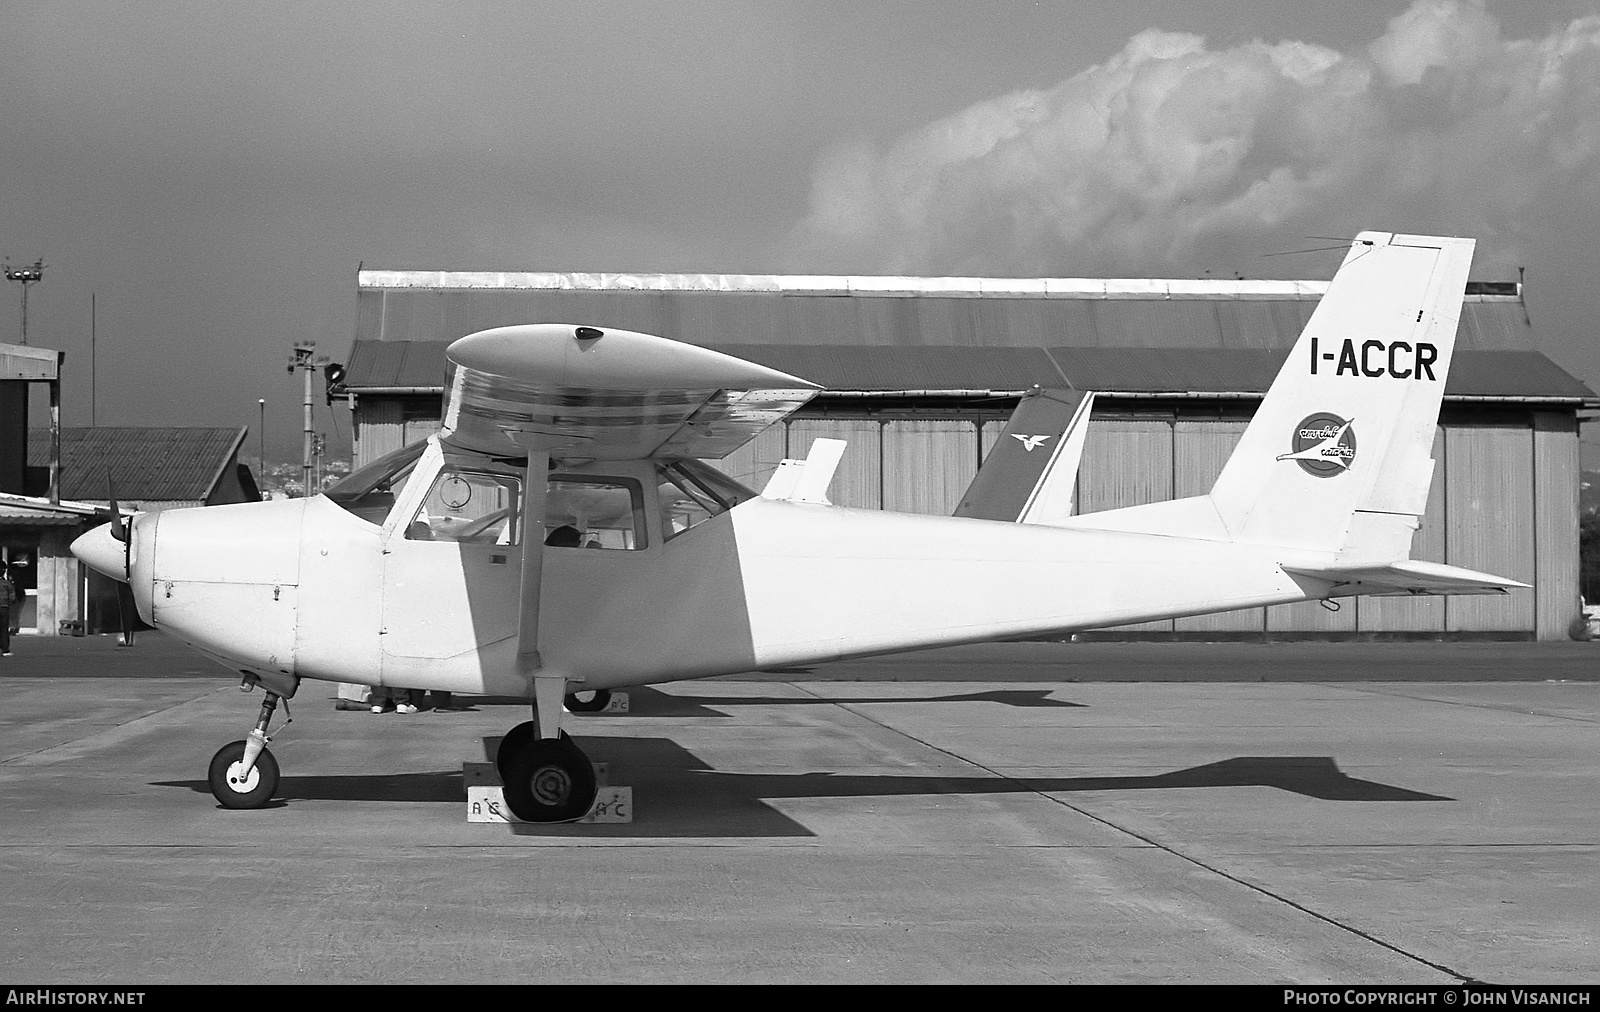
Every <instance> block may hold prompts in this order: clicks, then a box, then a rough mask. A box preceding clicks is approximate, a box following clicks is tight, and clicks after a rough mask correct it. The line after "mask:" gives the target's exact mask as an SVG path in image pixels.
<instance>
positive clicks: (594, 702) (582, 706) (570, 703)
mask: <svg viewBox="0 0 1600 1012" xmlns="http://www.w3.org/2000/svg"><path fill="white" fill-rule="evenodd" d="M562 702H563V704H564V705H565V706H566V708H567V709H568V710H571V711H572V712H573V713H599V712H600V711H601V710H604V709H605V708H606V704H607V703H610V702H611V690H610V689H586V690H584V691H582V692H569V693H567V697H566V699H564V700H563V701H562Z"/></svg>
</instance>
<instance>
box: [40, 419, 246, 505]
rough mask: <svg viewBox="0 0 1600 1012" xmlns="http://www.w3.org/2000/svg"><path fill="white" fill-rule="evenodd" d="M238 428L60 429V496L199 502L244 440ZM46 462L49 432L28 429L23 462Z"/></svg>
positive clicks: (242, 430)
mask: <svg viewBox="0 0 1600 1012" xmlns="http://www.w3.org/2000/svg"><path fill="white" fill-rule="evenodd" d="M245 431H246V430H245V429H244V428H243V427H240V428H233V429H229V428H170V427H168V428H105V427H101V428H93V429H68V428H63V429H62V430H61V497H62V498H63V499H86V500H97V499H98V500H105V499H109V498H110V491H109V490H108V486H107V483H106V478H107V475H108V474H109V475H110V480H111V487H114V488H115V491H116V493H117V498H118V499H119V500H121V501H125V502H204V501H205V500H206V497H207V496H209V495H210V494H211V492H212V490H213V489H214V488H216V485H217V482H218V481H220V480H221V479H222V476H223V474H224V473H225V469H226V468H227V467H228V466H229V465H230V464H231V463H232V462H233V459H234V455H235V454H236V453H238V450H239V446H240V444H242V443H243V442H244V438H245ZM49 465H50V432H49V430H47V429H32V430H29V432H28V466H29V467H48V466H49Z"/></svg>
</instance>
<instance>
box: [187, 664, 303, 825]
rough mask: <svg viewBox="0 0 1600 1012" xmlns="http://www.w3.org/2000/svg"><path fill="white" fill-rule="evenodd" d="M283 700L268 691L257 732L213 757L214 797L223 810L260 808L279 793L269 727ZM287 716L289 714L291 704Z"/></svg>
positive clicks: (259, 717) (210, 772)
mask: <svg viewBox="0 0 1600 1012" xmlns="http://www.w3.org/2000/svg"><path fill="white" fill-rule="evenodd" d="M281 698H282V697H281V696H279V695H278V694H277V693H276V692H272V691H270V690H269V691H268V692H267V694H266V698H265V699H263V700H261V714H260V715H259V716H258V717H257V718H256V726H255V729H254V730H252V731H251V732H250V736H249V737H248V738H245V739H244V740H242V741H230V742H229V743H228V744H226V745H224V746H222V747H221V748H220V749H218V750H217V754H216V755H214V756H212V757H211V769H210V771H209V774H208V777H207V779H208V781H209V782H210V785H211V794H212V796H213V797H215V798H216V799H217V801H218V802H219V803H220V804H221V805H222V807H223V808H260V807H261V806H262V805H264V804H266V803H267V802H268V801H271V800H272V795H273V793H274V792H276V791H277V789H278V760H277V759H275V758H273V756H272V753H271V752H270V751H268V749H267V742H269V741H271V740H272V739H270V738H268V737H267V725H268V724H270V723H271V722H272V713H273V711H274V710H276V709H277V708H278V700H279V699H281ZM284 712H285V713H288V712H289V707H288V704H285V705H284Z"/></svg>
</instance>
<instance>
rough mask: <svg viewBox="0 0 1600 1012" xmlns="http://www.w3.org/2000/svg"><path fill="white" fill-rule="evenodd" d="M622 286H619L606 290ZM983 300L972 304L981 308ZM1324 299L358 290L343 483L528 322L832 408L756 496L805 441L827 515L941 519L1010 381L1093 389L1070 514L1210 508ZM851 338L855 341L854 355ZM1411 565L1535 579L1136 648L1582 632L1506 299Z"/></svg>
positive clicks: (1493, 298)
mask: <svg viewBox="0 0 1600 1012" xmlns="http://www.w3.org/2000/svg"><path fill="white" fill-rule="evenodd" d="M618 286H625V287H618ZM985 286H988V287H987V289H986V288H985ZM1325 287H1326V285H1325V283H1323V284H1317V283H1314V282H1163V281H1122V282H1115V281H1113V282H1107V281H1093V282H1090V281H1077V280H1071V279H1067V280H1058V279H1033V280H1016V279H1005V280H1000V281H996V280H992V279H937V278H848V279H846V278H767V277H759V278H750V277H744V276H739V277H727V276H682V275H651V276H593V275H548V274H544V275H498V274H495V275H459V274H439V273H432V272H427V273H422V272H417V273H413V272H363V274H362V275H361V289H360V293H359V299H360V313H359V317H360V322H359V324H358V333H357V344H356V347H355V349H354V350H353V353H352V357H351V362H350V366H349V372H348V376H347V380H346V388H347V390H348V392H350V393H351V394H353V395H355V398H356V399H355V404H356V426H357V439H358V442H357V461H356V462H357V464H358V465H359V464H360V463H363V462H365V461H367V460H371V459H375V458H376V457H377V456H380V455H381V454H382V453H384V452H387V451H388V450H389V449H393V448H396V447H398V446H400V445H402V444H403V443H407V442H412V441H414V440H417V439H421V438H425V437H426V436H427V435H428V434H429V433H431V432H433V431H435V430H436V429H437V428H438V417H439V392H440V391H441V390H442V384H443V378H444V358H443V342H446V341H448V340H451V339H453V338H455V337H459V336H462V335H464V334H466V333H470V332H473V331H475V330H481V329H486V328H488V327H493V326H502V325H507V324H511V323H524V322H532V321H552V320H554V321H565V322H582V323H586V324H591V325H595V326H601V327H607V326H610V327H624V328H627V329H634V330H642V331H646V332H651V333H658V334H662V335H663V336H667V337H671V338H674V339H678V340H687V341H690V342H691V343H696V344H707V345H713V346H716V347H719V348H721V349H723V350H726V351H729V352H730V353H733V354H739V355H742V356H744V357H749V358H752V359H755V360H758V361H763V362H765V363H766V364H768V365H772V366H774V367H776V368H780V369H785V370H786V371H789V372H791V373H793V374H795V375H799V376H804V377H806V378H808V379H812V380H815V381H817V382H820V383H823V384H824V385H825V386H827V387H828V388H829V393H827V394H824V395H822V396H820V397H819V398H817V400H816V401H813V402H812V404H811V405H809V406H808V407H807V408H806V409H804V410H803V411H802V412H800V413H799V414H798V415H796V416H795V417H793V418H791V419H789V420H788V421H787V422H785V423H784V424H782V425H780V426H775V427H774V428H772V429H770V430H768V431H767V432H765V433H763V434H762V435H761V436H759V437H758V438H757V439H756V440H755V441H754V442H752V443H751V444H749V445H748V446H746V447H744V448H742V449H740V450H739V451H737V452H735V453H734V454H733V455H732V456H730V457H729V458H728V459H727V460H725V461H723V462H722V466H723V467H724V469H725V470H727V471H728V472H729V473H730V474H733V475H735V476H736V477H739V478H741V479H742V480H744V481H745V482H746V483H747V484H749V485H752V486H754V487H756V488H760V487H761V485H762V484H763V483H764V482H765V480H766V477H767V475H768V474H769V473H770V472H771V470H772V469H773V468H774V467H775V466H776V464H777V462H778V461H779V460H781V459H782V458H784V457H785V456H790V457H796V456H804V455H805V453H806V451H807V449H808V447H809V446H810V443H811V440H813V439H815V438H817V437H819V436H827V437H831V438H842V439H846V440H848V441H849V443H850V448H849V450H848V451H847V453H846V456H845V459H844V461H843V463H842V464H841V465H840V468H839V472H838V474H837V476H836V478H835V480H834V484H833V487H832V491H831V497H832V499H833V501H834V502H836V503H839V504H841V505H847V506H857V507H865V508H881V509H891V510H899V511H906V512H916V513H935V514H948V513H950V512H951V511H952V510H953V509H954V508H955V506H956V504H957V502H958V501H959V500H960V498H961V495H962V493H963V492H964V491H965V490H966V487H967V485H968V483H969V482H970V481H971V479H972V477H973V475H974V474H976V472H977V468H978V465H979V463H980V461H981V460H982V457H983V455H984V454H985V453H986V452H987V450H988V449H989V447H990V446H992V445H993V443H994V441H995V440H996V439H997V438H998V437H999V435H1000V431H1001V428H1002V427H1003V425H1004V422H1005V419H1006V418H1007V417H1008V416H1009V414H1010V412H1011V410H1012V408H1013V407H1014V406H1015V404H1016V401H1017V399H1018V398H1019V397H1020V395H1021V393H1022V392H1023V391H1024V390H1026V389H1027V388H1028V387H1029V386H1031V385H1034V384H1036V383H1037V384H1039V385H1045V386H1050V385H1056V386H1075V387H1077V388H1079V389H1093V390H1096V391H1100V392H1102V393H1103V394H1104V393H1108V392H1109V393H1111V394H1112V395H1113V396H1109V397H1107V396H1102V397H1101V398H1100V400H1099V401H1098V402H1097V408H1096V411H1095V416H1094V419H1093V421H1092V424H1091V427H1090V432H1089V440H1088V445H1087V447H1086V449H1085V452H1084V459H1083V463H1082V467H1081V469H1080V472H1079V487H1078V495H1077V507H1078V510H1079V512H1093V511H1098V510H1104V509H1113V508H1117V507H1121V506H1130V505H1135V504H1138V503H1144V502H1153V501H1159V500H1164V499H1171V498H1176V497H1181V496H1187V495H1195V494H1199V493H1203V492H1205V491H1207V490H1208V489H1209V488H1210V486H1211V483H1212V481H1213V480H1214V479H1215V477H1216V475H1217V474H1218V473H1219V472H1220V470H1221V468H1222V464H1223V462H1224V461H1225V460H1226V459H1227V456H1228V454H1229V453H1230V452H1231V450H1232V447H1233V445H1234V443H1235V442H1236V441H1237V440H1238V438H1239V435H1240V434H1241V433H1242V432H1243V430H1244V427H1245V425H1246V424H1247V422H1248V419H1249V416H1250V414H1251V413H1252V412H1253V411H1254V408H1255V404H1256V402H1257V400H1258V399H1259V394H1260V392H1261V391H1262V390H1264V389H1265V387H1266V385H1267V384H1268V383H1269V382H1270V380H1271V377H1272V375H1274V374H1275V372H1276V369H1277V366H1278V364H1279V363H1280V362H1281V359H1282V354H1283V353H1284V352H1285V351H1286V350H1287V347H1288V346H1289V345H1291V344H1292V343H1293V341H1294V340H1295V338H1296V337H1297V336H1298V333H1299V330H1300V328H1301V327H1302V326H1303V324H1304V322H1305V320H1306V319H1307V318H1308V317H1309V315H1310V311H1311V309H1312V308H1313V307H1314V305H1315V302H1316V299H1317V298H1319V297H1320V295H1321V293H1322V291H1323V290H1325ZM856 341H859V342H860V343H859V344H854V343H851V342H856ZM1458 342H1459V347H1460V349H1461V350H1462V353H1461V354H1460V355H1459V356H1458V358H1457V360H1456V365H1455V368H1454V369H1453V370H1452V375H1451V382H1450V384H1449V386H1448V387H1447V401H1446V405H1445V409H1444V412H1443V414H1442V416H1441V426H1440V432H1439V435H1438V437H1437V440H1436V443H1435V448H1434V454H1433V456H1434V459H1435V461H1436V462H1437V470H1436V472H1435V478H1434V484H1433V489H1432V495H1431V498H1430V502H1429V506H1428V513H1427V516H1426V518H1425V520H1424V522H1423V527H1422V529H1421V530H1420V531H1419V532H1418V534H1417V536H1416V542H1415V548H1414V551H1413V554H1414V556H1415V557H1417V558H1421V559H1427V560H1431V561H1439V562H1448V563H1450V564H1452V565H1458V566H1465V567H1467V568H1471V569H1478V570H1485V571H1489V572H1493V573H1497V574H1501V575H1505V576H1510V577H1513V578H1515V579H1519V580H1523V581H1525V582H1527V583H1530V584H1532V585H1533V590H1531V591H1518V592H1514V593H1512V594H1509V595H1505V596H1497V597H1458V598H1450V599H1442V598H1366V599H1360V600H1347V601H1345V602H1343V606H1342V607H1341V608H1340V609H1339V610H1338V611H1336V612H1335V611H1330V610H1328V609H1327V608H1324V607H1323V606H1321V605H1320V604H1318V603H1314V602H1312V603H1305V604H1299V605H1288V606H1281V607H1274V608H1267V609H1260V608H1257V609H1250V610H1246V611H1239V612H1230V613H1226V614H1222V615H1213V616H1204V617H1198V618H1188V619H1178V620H1176V621H1167V622H1160V623H1147V624H1144V625H1140V626H1133V627H1127V628H1126V629H1124V630H1121V632H1124V633H1127V634H1133V635H1142V636H1198V637H1226V636H1263V635H1268V636H1295V635H1317V636H1339V635H1358V634H1393V635H1406V634H1410V635H1461V636H1471V635H1487V636H1537V637H1538V638H1541V639H1561V638H1565V637H1566V636H1567V635H1568V632H1569V628H1570V626H1571V625H1572V623H1573V622H1574V621H1575V620H1576V619H1577V618H1578V616H1579V604H1580V603H1579V599H1578V591H1577V586H1578V545H1577V539H1578V532H1577V520H1578V506H1577V502H1578V481H1579V477H1578V474H1579V464H1578V440H1577V411H1578V409H1579V408H1581V407H1585V406H1595V405H1596V404H1600V399H1597V398H1596V397H1595V395H1594V394H1593V393H1592V392H1590V391H1589V390H1587V388H1585V387H1584V386H1583V385H1582V384H1581V383H1578V382H1577V381H1576V380H1574V379H1573V378H1572V377H1571V376H1569V375H1567V374H1566V373H1564V372H1562V371H1561V370H1560V369H1559V368H1557V367H1556V366H1554V365H1553V364H1552V363H1550V362H1549V360H1548V359H1546V358H1545V357H1544V356H1542V355H1540V354H1539V353H1537V352H1536V351H1533V350H1532V348H1533V341H1532V332H1531V325H1530V324H1529V322H1528V318H1527V315H1526V313H1525V311H1524V307H1523V305H1522V301H1521V298H1520V292H1519V291H1518V289H1517V287H1516V286H1515V285H1498V284H1496V285H1485V284H1475V285H1474V286H1473V288H1471V289H1469V295H1468V298H1467V304H1466V306H1465V311H1464V312H1463V316H1462V327H1461V331H1460V334H1459V337H1458Z"/></svg>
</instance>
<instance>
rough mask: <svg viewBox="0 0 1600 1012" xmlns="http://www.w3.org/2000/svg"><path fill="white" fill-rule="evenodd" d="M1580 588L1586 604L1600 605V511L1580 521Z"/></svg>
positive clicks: (1589, 512)
mask: <svg viewBox="0 0 1600 1012" xmlns="http://www.w3.org/2000/svg"><path fill="white" fill-rule="evenodd" d="M1578 586H1579V587H1580V588H1582V591H1583V600H1584V602H1585V603H1586V604H1597V603H1600V510H1589V511H1588V512H1586V513H1584V515H1583V519H1582V520H1580V521H1578Z"/></svg>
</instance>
